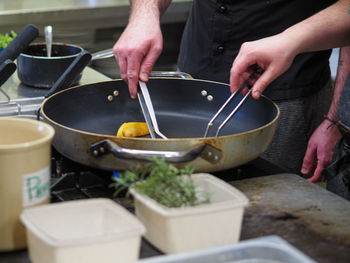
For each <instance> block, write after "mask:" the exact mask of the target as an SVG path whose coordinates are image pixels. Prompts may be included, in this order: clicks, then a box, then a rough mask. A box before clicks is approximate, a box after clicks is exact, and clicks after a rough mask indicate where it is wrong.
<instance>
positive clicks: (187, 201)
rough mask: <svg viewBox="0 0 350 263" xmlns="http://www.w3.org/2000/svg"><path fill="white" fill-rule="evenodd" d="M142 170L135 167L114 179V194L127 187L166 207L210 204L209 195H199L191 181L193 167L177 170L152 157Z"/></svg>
mask: <svg viewBox="0 0 350 263" xmlns="http://www.w3.org/2000/svg"><path fill="white" fill-rule="evenodd" d="M151 161H152V162H151V163H149V164H147V165H145V167H144V168H141V167H140V166H136V167H133V168H131V169H130V170H127V171H125V172H124V173H122V174H120V175H119V178H115V177H113V180H114V183H112V184H111V185H110V186H111V187H114V188H115V193H114V194H115V195H118V194H119V193H120V192H121V191H123V190H125V189H127V188H130V187H132V188H134V189H135V190H136V191H137V192H139V193H140V194H144V195H147V196H149V197H150V198H152V199H154V200H155V201H157V202H159V203H160V204H162V205H164V206H167V207H184V206H196V205H200V204H203V203H209V202H210V196H209V194H208V193H205V192H200V191H198V190H197V189H196V186H195V184H194V182H193V180H192V178H191V175H192V173H193V171H194V169H193V168H191V167H189V166H185V167H184V168H183V169H178V168H176V167H175V166H174V165H172V164H169V163H167V162H166V161H165V160H164V159H160V158H156V157H152V158H151Z"/></svg>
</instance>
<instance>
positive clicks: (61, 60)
mask: <svg viewBox="0 0 350 263" xmlns="http://www.w3.org/2000/svg"><path fill="white" fill-rule="evenodd" d="M82 51H83V48H81V47H79V46H75V45H70V44H63V43H54V44H52V51H51V57H47V55H46V44H45V43H34V44H31V45H30V46H29V47H28V48H27V49H26V50H25V51H24V52H23V53H21V54H20V55H19V56H18V58H17V68H18V70H17V74H18V78H19V79H20V81H21V82H22V83H23V84H25V85H27V86H32V87H37V88H51V87H52V86H53V84H54V83H55V82H56V80H57V79H58V78H59V77H60V76H61V75H62V74H63V73H64V71H65V70H66V69H67V68H68V67H69V65H70V64H71V63H72V62H73V61H74V59H75V58H76V57H77V56H78V55H79V54H80V53H81V52H82ZM80 78H81V74H80V75H79V76H77V78H76V79H75V80H74V82H73V84H77V83H78V82H79V80H80Z"/></svg>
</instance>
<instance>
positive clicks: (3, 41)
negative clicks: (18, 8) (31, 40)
mask: <svg viewBox="0 0 350 263" xmlns="http://www.w3.org/2000/svg"><path fill="white" fill-rule="evenodd" d="M16 36H17V33H16V32H14V31H13V30H11V32H10V33H6V34H4V35H3V34H1V33H0V48H6V47H7V45H8V44H10V43H11V41H12V40H14V39H15V37H16Z"/></svg>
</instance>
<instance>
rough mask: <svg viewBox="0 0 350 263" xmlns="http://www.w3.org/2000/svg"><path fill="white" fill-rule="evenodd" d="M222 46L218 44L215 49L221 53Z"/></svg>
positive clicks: (222, 50)
mask: <svg viewBox="0 0 350 263" xmlns="http://www.w3.org/2000/svg"><path fill="white" fill-rule="evenodd" d="M224 49H225V48H224V46H222V45H218V47H217V48H216V50H217V51H218V52H219V53H223V52H224Z"/></svg>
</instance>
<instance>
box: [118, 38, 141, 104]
mask: <svg viewBox="0 0 350 263" xmlns="http://www.w3.org/2000/svg"><path fill="white" fill-rule="evenodd" d="M113 52H114V54H115V58H116V59H117V61H118V65H119V70H120V77H121V78H122V79H123V80H124V81H125V82H126V83H127V84H128V87H129V92H130V97H131V98H133V99H135V98H136V96H137V87H138V80H139V75H140V65H141V61H142V59H143V53H141V52H140V51H138V50H135V49H128V48H122V47H118V46H117V45H115V47H114V49H113Z"/></svg>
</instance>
